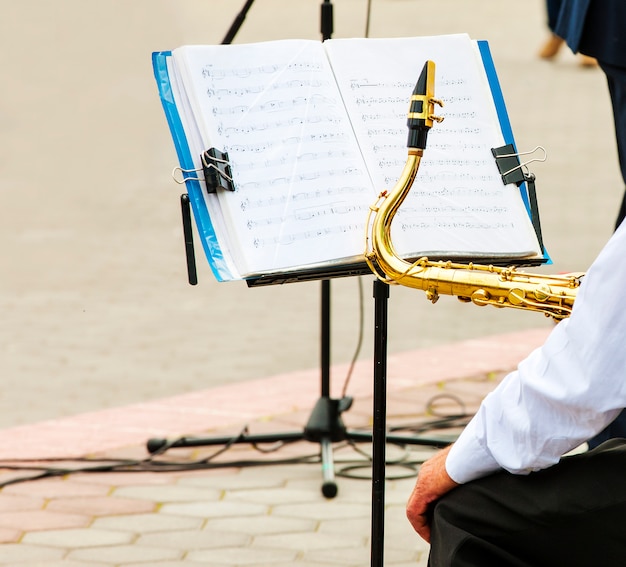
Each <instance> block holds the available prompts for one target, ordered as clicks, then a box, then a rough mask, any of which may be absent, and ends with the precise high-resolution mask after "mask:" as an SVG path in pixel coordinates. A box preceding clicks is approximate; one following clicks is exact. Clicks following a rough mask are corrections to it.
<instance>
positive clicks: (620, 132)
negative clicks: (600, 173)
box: [598, 60, 626, 228]
mask: <svg viewBox="0 0 626 567" xmlns="http://www.w3.org/2000/svg"><path fill="white" fill-rule="evenodd" d="M598 63H599V64H600V67H601V68H602V70H603V71H604V74H605V75H606V78H607V83H608V86H609V94H610V95H611V104H612V106H613V120H614V122H615V138H616V140H617V155H618V158H619V166H620V170H621V172H622V178H623V179H624V182H626V69H625V68H623V67H616V66H615V65H609V64H608V63H605V62H604V61H600V60H599V61H598ZM625 216H626V192H625V193H624V197H623V200H622V204H621V206H620V209H619V211H618V213H617V220H616V222H615V228H617V227H618V226H619V225H620V224H621V222H622V221H623V220H624V217H625Z"/></svg>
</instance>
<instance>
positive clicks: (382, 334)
mask: <svg viewBox="0 0 626 567" xmlns="http://www.w3.org/2000/svg"><path fill="white" fill-rule="evenodd" d="M388 299H389V286H388V285H387V284H386V283H384V282H382V281H380V280H379V279H378V278H376V279H375V280H374V401H373V422H372V520H371V529H372V532H371V542H370V543H371V566H372V567H382V566H383V554H384V535H385V459H386V454H385V452H386V428H387V424H386V422H387V313H388Z"/></svg>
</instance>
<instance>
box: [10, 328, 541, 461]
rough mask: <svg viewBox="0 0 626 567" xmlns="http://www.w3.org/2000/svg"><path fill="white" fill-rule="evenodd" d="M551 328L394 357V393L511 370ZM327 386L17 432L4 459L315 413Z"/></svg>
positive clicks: (226, 391)
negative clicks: (293, 413) (313, 409)
mask: <svg viewBox="0 0 626 567" xmlns="http://www.w3.org/2000/svg"><path fill="white" fill-rule="evenodd" d="M550 330H551V329H548V328H540V329H532V330H529V331H522V332H518V333H507V334H504V335H495V336H492V337H483V338H480V339H473V340H468V341H461V342H457V343H452V344H446V345H440V346H437V347H433V348H426V349H417V350H414V351H409V352H405V353H395V354H392V355H390V356H388V364H387V378H388V379H387V387H388V390H389V391H390V392H391V391H397V390H402V389H407V388H415V387H416V386H420V385H427V384H433V383H437V382H443V381H446V380H455V379H459V378H465V377H468V376H475V375H477V374H481V373H484V372H489V371H492V370H494V369H496V370H510V369H512V368H514V367H515V366H516V365H517V363H518V362H519V361H520V360H521V359H522V358H524V357H525V356H526V355H527V354H528V353H529V352H530V351H531V350H533V349H534V348H536V347H537V346H539V345H540V344H541V343H542V342H543V341H544V340H545V337H546V336H547V335H548V333H549V332H550ZM346 369H347V366H346V365H339V366H336V367H333V369H332V376H345V372H346ZM372 370H373V366H372V361H368V360H366V361H359V362H358V363H357V364H356V365H355V369H354V373H353V375H352V379H351V382H350V395H352V396H353V397H363V396H366V397H367V396H371V395H372V386H373V381H372ZM319 382H320V377H319V369H311V370H309V371H299V372H293V373H289V374H282V375H278V376H273V377H270V378H264V379H260V380H254V381H250V382H246V383H244V384H229V385H225V386H221V387H218V388H213V389H210V390H204V391H199V392H192V393H189V394H183V395H180V396H175V397H172V398H168V399H165V400H157V401H155V402H149V403H140V404H134V405H130V406H127V407H123V408H113V409H108V410H102V411H98V412H93V413H89V414H83V415H78V416H74V417H70V418H63V419H57V420H50V421H47V422H44V423H39V424H30V425H24V426H19V427H14V428H9V429H5V430H2V431H0V459H17V458H22V459H23V458H37V459H44V458H52V457H69V456H73V457H79V456H84V455H91V454H94V453H97V452H100V451H108V450H113V449H116V448H119V447H120V446H128V445H136V444H144V443H145V441H146V440H147V438H148V437H167V438H169V437H172V436H176V435H180V434H187V433H189V432H193V431H206V430H210V429H213V428H222V427H225V426H235V425H237V424H241V423H247V422H249V421H251V420H254V419H262V418H264V417H268V416H272V415H277V414H278V415H281V414H284V413H286V412H287V413H288V412H290V411H298V410H302V409H308V408H311V407H312V405H313V404H314V403H315V401H316V400H317V398H318V397H319V390H320V384H319ZM341 382H342V381H341V380H333V381H332V383H331V397H339V396H340V395H341V393H340V391H338V390H340V389H341V387H342V383H341Z"/></svg>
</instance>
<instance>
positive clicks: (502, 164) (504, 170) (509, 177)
mask: <svg viewBox="0 0 626 567" xmlns="http://www.w3.org/2000/svg"><path fill="white" fill-rule="evenodd" d="M537 150H541V151H543V157H540V158H533V159H530V160H528V161H525V162H524V163H520V160H519V157H520V156H524V155H530V154H534V153H535V152H536V151H537ZM491 153H492V154H493V157H494V158H496V165H497V166H498V171H499V172H500V175H501V176H502V182H503V183H504V184H505V185H508V184H509V183H515V184H516V185H518V186H519V185H521V184H522V183H524V181H528V179H527V178H528V177H529V175H531V174H528V173H527V170H528V167H527V166H528V164H529V163H533V162H535V161H546V155H547V154H546V150H545V148H543V147H542V146H537V147H536V148H535V149H534V150H532V151H530V152H522V153H518V152H516V151H515V147H514V146H513V144H507V145H506V146H501V147H499V148H492V149H491Z"/></svg>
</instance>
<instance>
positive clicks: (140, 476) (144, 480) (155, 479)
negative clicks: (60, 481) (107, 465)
mask: <svg viewBox="0 0 626 567" xmlns="http://www.w3.org/2000/svg"><path fill="white" fill-rule="evenodd" d="M72 478H73V480H74V482H78V483H82V482H84V483H86V484H102V485H105V486H107V487H110V486H111V485H115V486H116V487H117V486H136V485H142V486H145V485H165V484H174V483H175V482H176V478H175V477H174V476H172V474H169V473H151V472H145V473H133V472H129V473H115V474H111V473H89V474H82V473H77V474H75V475H73V477H72Z"/></svg>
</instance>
